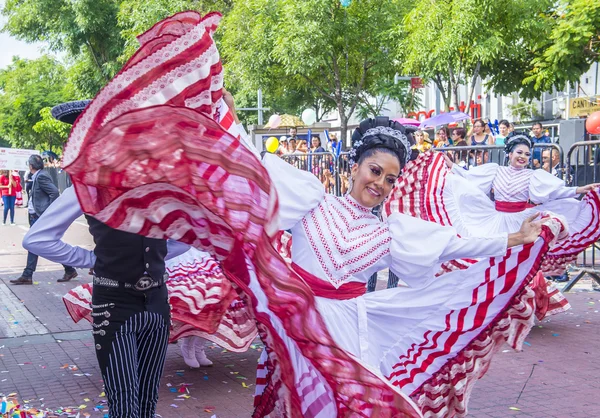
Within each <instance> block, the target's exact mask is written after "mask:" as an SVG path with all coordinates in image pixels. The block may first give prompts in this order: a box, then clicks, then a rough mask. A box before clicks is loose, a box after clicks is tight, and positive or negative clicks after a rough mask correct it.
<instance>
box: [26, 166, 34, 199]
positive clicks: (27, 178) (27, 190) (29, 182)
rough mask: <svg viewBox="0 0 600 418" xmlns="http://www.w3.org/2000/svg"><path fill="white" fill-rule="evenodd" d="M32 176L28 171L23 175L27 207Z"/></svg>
mask: <svg viewBox="0 0 600 418" xmlns="http://www.w3.org/2000/svg"><path fill="white" fill-rule="evenodd" d="M32 178H33V174H31V171H28V172H27V174H26V175H25V192H27V204H28V205H29V199H30V198H31V186H32V185H33V180H32Z"/></svg>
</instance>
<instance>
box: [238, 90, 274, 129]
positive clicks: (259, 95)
mask: <svg viewBox="0 0 600 418" xmlns="http://www.w3.org/2000/svg"><path fill="white" fill-rule="evenodd" d="M257 102H258V107H239V108H237V109H236V110H257V111H258V124H259V125H260V126H262V125H264V118H263V111H265V110H271V108H270V107H263V101H262V89H258V92H257Z"/></svg>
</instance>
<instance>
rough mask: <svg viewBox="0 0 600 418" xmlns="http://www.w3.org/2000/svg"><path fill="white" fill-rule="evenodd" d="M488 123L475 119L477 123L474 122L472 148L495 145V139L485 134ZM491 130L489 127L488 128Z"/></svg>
mask: <svg viewBox="0 0 600 418" xmlns="http://www.w3.org/2000/svg"><path fill="white" fill-rule="evenodd" d="M486 126H488V125H487V123H485V122H484V121H483V120H481V119H475V122H473V132H472V135H471V137H470V138H469V139H470V142H471V144H470V145H471V146H476V145H494V137H493V135H491V133H490V134H486V133H485V128H486ZM488 129H489V126H488Z"/></svg>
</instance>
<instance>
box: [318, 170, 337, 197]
mask: <svg viewBox="0 0 600 418" xmlns="http://www.w3.org/2000/svg"><path fill="white" fill-rule="evenodd" d="M320 179H321V183H323V187H325V191H326V192H327V193H335V179H334V178H333V175H332V174H331V170H329V169H328V168H325V169H324V170H323V171H322V172H321V176H320Z"/></svg>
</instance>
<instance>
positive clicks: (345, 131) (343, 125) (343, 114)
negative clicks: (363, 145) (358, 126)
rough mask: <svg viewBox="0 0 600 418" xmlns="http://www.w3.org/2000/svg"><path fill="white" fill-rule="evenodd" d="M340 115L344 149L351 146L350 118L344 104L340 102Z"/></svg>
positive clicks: (341, 138) (341, 139)
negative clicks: (349, 134)
mask: <svg viewBox="0 0 600 418" xmlns="http://www.w3.org/2000/svg"><path fill="white" fill-rule="evenodd" d="M337 105H338V113H339V114H340V141H342V147H343V148H348V147H349V146H350V145H351V144H349V142H348V137H347V135H348V117H347V116H346V112H345V111H344V104H343V103H342V101H341V100H340V101H339V102H338V104H337Z"/></svg>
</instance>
